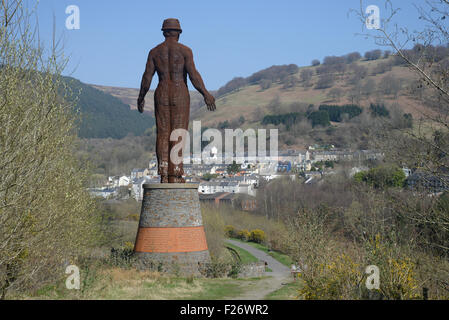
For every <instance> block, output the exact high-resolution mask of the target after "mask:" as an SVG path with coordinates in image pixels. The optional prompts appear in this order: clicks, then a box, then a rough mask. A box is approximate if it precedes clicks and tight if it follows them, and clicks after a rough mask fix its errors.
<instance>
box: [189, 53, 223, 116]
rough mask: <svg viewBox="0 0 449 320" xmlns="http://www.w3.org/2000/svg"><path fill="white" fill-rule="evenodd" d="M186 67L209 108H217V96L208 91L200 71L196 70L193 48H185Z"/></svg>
mask: <svg viewBox="0 0 449 320" xmlns="http://www.w3.org/2000/svg"><path fill="white" fill-rule="evenodd" d="M185 68H186V71H187V73H188V74H189V78H190V81H191V82H192V84H193V86H194V87H195V89H196V90H198V92H199V93H201V94H202V95H203V97H204V102H205V103H206V105H207V108H208V109H209V110H211V111H213V110H215V109H216V107H215V98H214V96H213V95H211V94H210V93H209V91H207V89H206V87H205V86H204V82H203V79H202V78H201V75H200V73H199V72H198V70H196V67H195V63H194V62H193V53H192V50H190V49H189V48H186V50H185Z"/></svg>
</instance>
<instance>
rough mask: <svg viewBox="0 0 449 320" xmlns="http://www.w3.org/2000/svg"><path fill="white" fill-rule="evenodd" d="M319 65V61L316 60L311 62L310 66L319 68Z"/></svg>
mask: <svg viewBox="0 0 449 320" xmlns="http://www.w3.org/2000/svg"><path fill="white" fill-rule="evenodd" d="M319 65H320V60H318V59H313V60H312V66H314V67H316V66H319Z"/></svg>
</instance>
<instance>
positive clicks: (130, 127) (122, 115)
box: [64, 77, 154, 139]
mask: <svg viewBox="0 0 449 320" xmlns="http://www.w3.org/2000/svg"><path fill="white" fill-rule="evenodd" d="M64 80H65V81H66V82H67V83H68V84H69V86H70V88H71V89H72V91H73V98H72V99H73V100H74V101H75V100H76V101H77V108H78V109H79V111H80V113H81V118H82V121H81V123H80V124H79V133H78V135H79V137H80V138H114V139H121V138H123V137H125V136H126V135H128V134H129V133H132V134H134V135H136V136H140V135H142V134H143V133H144V132H145V130H146V129H148V128H151V127H153V126H154V118H153V116H152V115H151V114H149V113H143V114H140V113H139V112H138V111H137V110H131V109H130V108H129V106H128V105H126V104H124V103H123V102H122V101H120V100H119V99H118V98H116V97H113V96H112V95H110V94H108V93H105V92H103V91H101V90H98V89H96V88H93V87H92V86H90V85H87V84H85V83H82V82H81V81H79V80H77V79H74V78H71V77H64Z"/></svg>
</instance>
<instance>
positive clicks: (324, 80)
mask: <svg viewBox="0 0 449 320" xmlns="http://www.w3.org/2000/svg"><path fill="white" fill-rule="evenodd" d="M334 81H335V78H334V76H333V75H332V74H329V73H324V74H321V75H320V77H319V78H318V81H317V83H316V85H315V89H327V88H330V87H332V86H333V85H334Z"/></svg>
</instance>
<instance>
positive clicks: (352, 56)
mask: <svg viewBox="0 0 449 320" xmlns="http://www.w3.org/2000/svg"><path fill="white" fill-rule="evenodd" d="M345 57H346V63H353V62H355V61H357V60H360V58H361V57H362V56H361V54H360V53H359V52H351V53H348V54H347V55H346V56H345Z"/></svg>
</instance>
